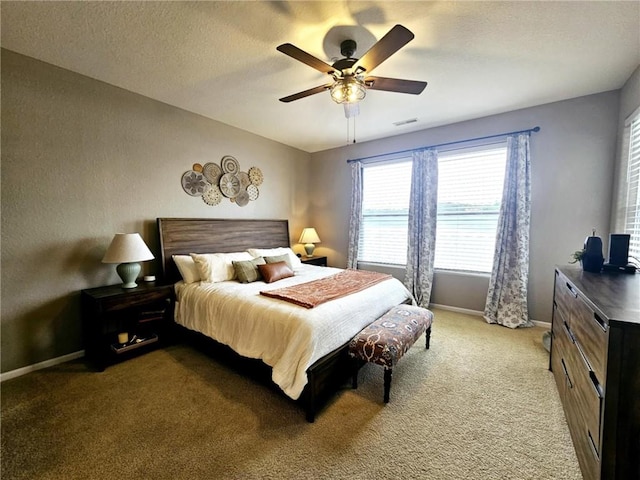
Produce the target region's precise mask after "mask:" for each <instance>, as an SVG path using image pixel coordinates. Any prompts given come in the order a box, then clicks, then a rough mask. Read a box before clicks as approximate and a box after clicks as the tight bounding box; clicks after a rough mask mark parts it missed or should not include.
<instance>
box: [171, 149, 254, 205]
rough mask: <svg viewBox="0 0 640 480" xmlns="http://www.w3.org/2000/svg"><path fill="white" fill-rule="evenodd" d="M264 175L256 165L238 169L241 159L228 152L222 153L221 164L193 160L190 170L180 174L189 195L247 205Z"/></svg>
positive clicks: (214, 202)
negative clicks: (225, 199) (194, 161)
mask: <svg viewBox="0 0 640 480" xmlns="http://www.w3.org/2000/svg"><path fill="white" fill-rule="evenodd" d="M263 181H264V176H263V175H262V171H261V170H260V169H259V168H258V167H251V168H249V170H247V171H246V172H242V171H240V162H238V160H236V158H235V157H232V156H231V155H225V156H224V157H222V160H221V161H220V165H218V164H216V163H214V162H207V163H205V164H204V165H202V164H200V163H194V164H193V166H192V167H191V170H187V171H186V172H184V173H183V174H182V177H181V183H182V189H183V190H184V191H185V193H187V194H188V195H190V196H192V197H201V198H202V201H203V202H204V203H205V204H207V205H210V206H215V205H219V204H220V203H221V202H222V200H223V199H224V198H228V199H229V200H230V201H231V203H235V204H236V205H238V206H239V207H244V206H245V205H248V204H249V202H250V201H255V200H257V199H258V197H259V196H260V191H259V190H258V187H259V186H260V185H262V182H263Z"/></svg>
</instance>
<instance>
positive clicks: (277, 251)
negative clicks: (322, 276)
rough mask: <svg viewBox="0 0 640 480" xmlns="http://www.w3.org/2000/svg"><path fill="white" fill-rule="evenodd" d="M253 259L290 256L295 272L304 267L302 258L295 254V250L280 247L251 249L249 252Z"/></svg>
mask: <svg viewBox="0 0 640 480" xmlns="http://www.w3.org/2000/svg"><path fill="white" fill-rule="evenodd" d="M247 251H248V252H249V253H250V254H251V255H253V258H256V257H277V256H278V255H285V254H286V255H289V260H290V261H291V267H293V269H294V270H295V269H296V268H298V267H299V266H301V265H302V262H301V261H300V258H298V256H297V255H296V254H295V253H293V250H291V248H289V247H278V248H250V249H249V250H247Z"/></svg>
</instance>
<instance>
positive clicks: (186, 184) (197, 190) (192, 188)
mask: <svg viewBox="0 0 640 480" xmlns="http://www.w3.org/2000/svg"><path fill="white" fill-rule="evenodd" d="M181 182H182V189H183V190H184V191H185V192H186V193H188V194H189V195H191V196H192V197H199V196H200V195H202V193H203V192H204V189H205V187H206V186H207V185H208V183H207V181H206V180H205V179H204V176H203V175H202V174H201V173H198V172H194V171H193V170H187V171H186V172H184V173H183V174H182V180H181Z"/></svg>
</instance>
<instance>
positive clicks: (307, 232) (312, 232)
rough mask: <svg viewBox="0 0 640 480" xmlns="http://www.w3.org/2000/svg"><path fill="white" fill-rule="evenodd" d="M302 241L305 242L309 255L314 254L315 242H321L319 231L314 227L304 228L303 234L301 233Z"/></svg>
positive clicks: (305, 248)
mask: <svg viewBox="0 0 640 480" xmlns="http://www.w3.org/2000/svg"><path fill="white" fill-rule="evenodd" d="M300 243H304V250H305V252H307V257H312V256H313V251H314V250H315V248H316V246H315V245H314V243H320V237H319V236H318V232H316V229H315V228H313V227H307V228H305V229H304V230H302V235H300Z"/></svg>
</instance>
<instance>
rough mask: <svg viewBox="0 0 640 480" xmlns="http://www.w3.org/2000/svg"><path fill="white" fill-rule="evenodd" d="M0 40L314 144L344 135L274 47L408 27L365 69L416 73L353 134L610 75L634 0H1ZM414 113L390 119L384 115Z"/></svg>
mask: <svg viewBox="0 0 640 480" xmlns="http://www.w3.org/2000/svg"><path fill="white" fill-rule="evenodd" d="M0 9H1V10H0V13H1V16H2V31H1V44H2V47H3V48H7V49H9V50H13V51H15V52H18V53H21V54H24V55H28V56H31V57H34V58H37V59H39V60H43V61H45V62H49V63H52V64H54V65H57V66H60V67H63V68H66V69H69V70H72V71H75V72H78V73H81V74H83V75H87V76H89V77H92V78H95V79H98V80H102V81H104V82H107V83H109V84H112V85H116V86H118V87H121V88H124V89H127V90H130V91H132V92H137V93H140V94H142V95H145V96H147V97H151V98H154V99H156V100H159V101H162V102H165V103H168V104H170V105H175V106H177V107H180V108H183V109H185V110H189V111H191V112H195V113H198V114H201V115H204V116H205V117H209V118H212V119H215V120H218V121H221V122H223V123H226V124H229V125H233V126H236V127H239V128H242V129H244V130H247V131H250V132H253V133H255V134H258V135H261V136H264V137H267V138H271V139H273V140H276V141H278V142H282V143H284V144H287V145H291V146H293V147H296V148H299V149H301V150H304V151H307V152H315V151H319V150H324V149H327V148H332V147H337V146H341V145H344V144H345V143H347V120H346V118H345V116H344V112H343V110H342V107H341V106H340V105H337V104H335V103H333V102H332V101H331V99H330V97H329V93H327V92H324V93H320V94H317V95H314V96H312V97H308V98H305V99H302V100H298V101H295V102H292V103H289V104H285V103H282V102H279V101H278V98H280V97H283V96H286V95H289V94H292V93H296V92H299V91H302V90H306V89H308V88H311V87H315V86H318V85H322V84H324V83H327V80H328V79H329V77H328V76H327V75H325V74H322V73H320V72H318V71H316V70H314V69H312V68H310V67H309V66H307V65H304V64H302V63H300V62H298V61H296V60H293V59H292V58H290V57H287V56H285V55H284V54H282V53H280V52H278V51H276V46H278V45H279V44H281V43H286V42H289V43H293V44H294V45H296V46H297V47H299V48H301V49H303V50H305V51H307V52H308V53H311V54H312V55H314V56H316V57H318V58H320V59H322V60H324V61H326V62H328V63H332V58H334V57H339V56H340V55H339V44H340V41H341V40H343V39H346V38H353V39H355V40H356V41H357V42H358V52H357V53H356V57H359V56H361V55H362V54H363V53H364V52H365V51H366V50H367V49H368V48H369V47H370V46H371V45H373V43H374V42H375V41H376V40H377V39H380V38H381V37H382V36H383V35H384V34H385V33H386V32H387V31H388V30H389V29H391V27H393V25H395V24H397V23H399V24H402V25H404V26H405V27H407V28H408V29H409V30H411V31H412V32H413V33H414V34H415V39H414V40H413V41H412V42H410V43H409V44H408V45H407V46H405V47H404V48H402V49H401V50H400V51H399V52H397V53H396V54H395V55H393V56H392V57H390V58H389V59H388V60H387V61H385V62H384V63H383V64H381V65H380V66H378V67H377V68H376V69H375V70H374V72H373V74H374V75H377V76H383V77H395V78H406V79H411V80H422V81H427V82H428V86H427V88H426V89H425V91H424V92H423V93H422V94H421V95H419V96H414V95H404V94H397V93H390V92H383V91H369V92H368V94H367V97H366V98H365V99H364V101H363V102H362V103H361V105H360V115H359V116H358V117H357V118H356V133H357V140H358V141H360V142H362V141H365V140H371V139H376V138H381V137H386V136H390V135H397V134H401V133H406V132H409V131H414V130H421V129H424V128H428V127H434V126H438V125H444V124H448V123H453V122H457V121H462V120H468V119H473V118H479V117H483V116H486V115H491V114H496V113H500V112H505V111H510V110H515V109H518V108H524V107H529V106H533V105H539V104H542V103H548V102H553V101H558V100H564V99H567V98H574V97H578V96H582V95H588V94H592V93H598V92H603V91H608V90H613V89H618V88H620V87H622V85H623V84H624V82H625V81H626V80H627V79H628V78H629V76H630V75H631V73H632V72H633V70H634V69H635V68H636V67H637V66H638V64H640V2H637V1H633V2H616V1H613V2H611V1H610V2H592V1H586V2H581V1H572V2H448V1H446V2H390V1H382V2H352V1H344V2H267V1H262V2H244V1H243V2H80V1H78V2H48V1H47V2H8V1H2V3H1V4H0ZM414 118H415V119H417V121H416V122H414V123H409V124H407V125H404V126H400V127H397V126H394V123H395V122H402V121H405V120H409V119H414Z"/></svg>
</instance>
